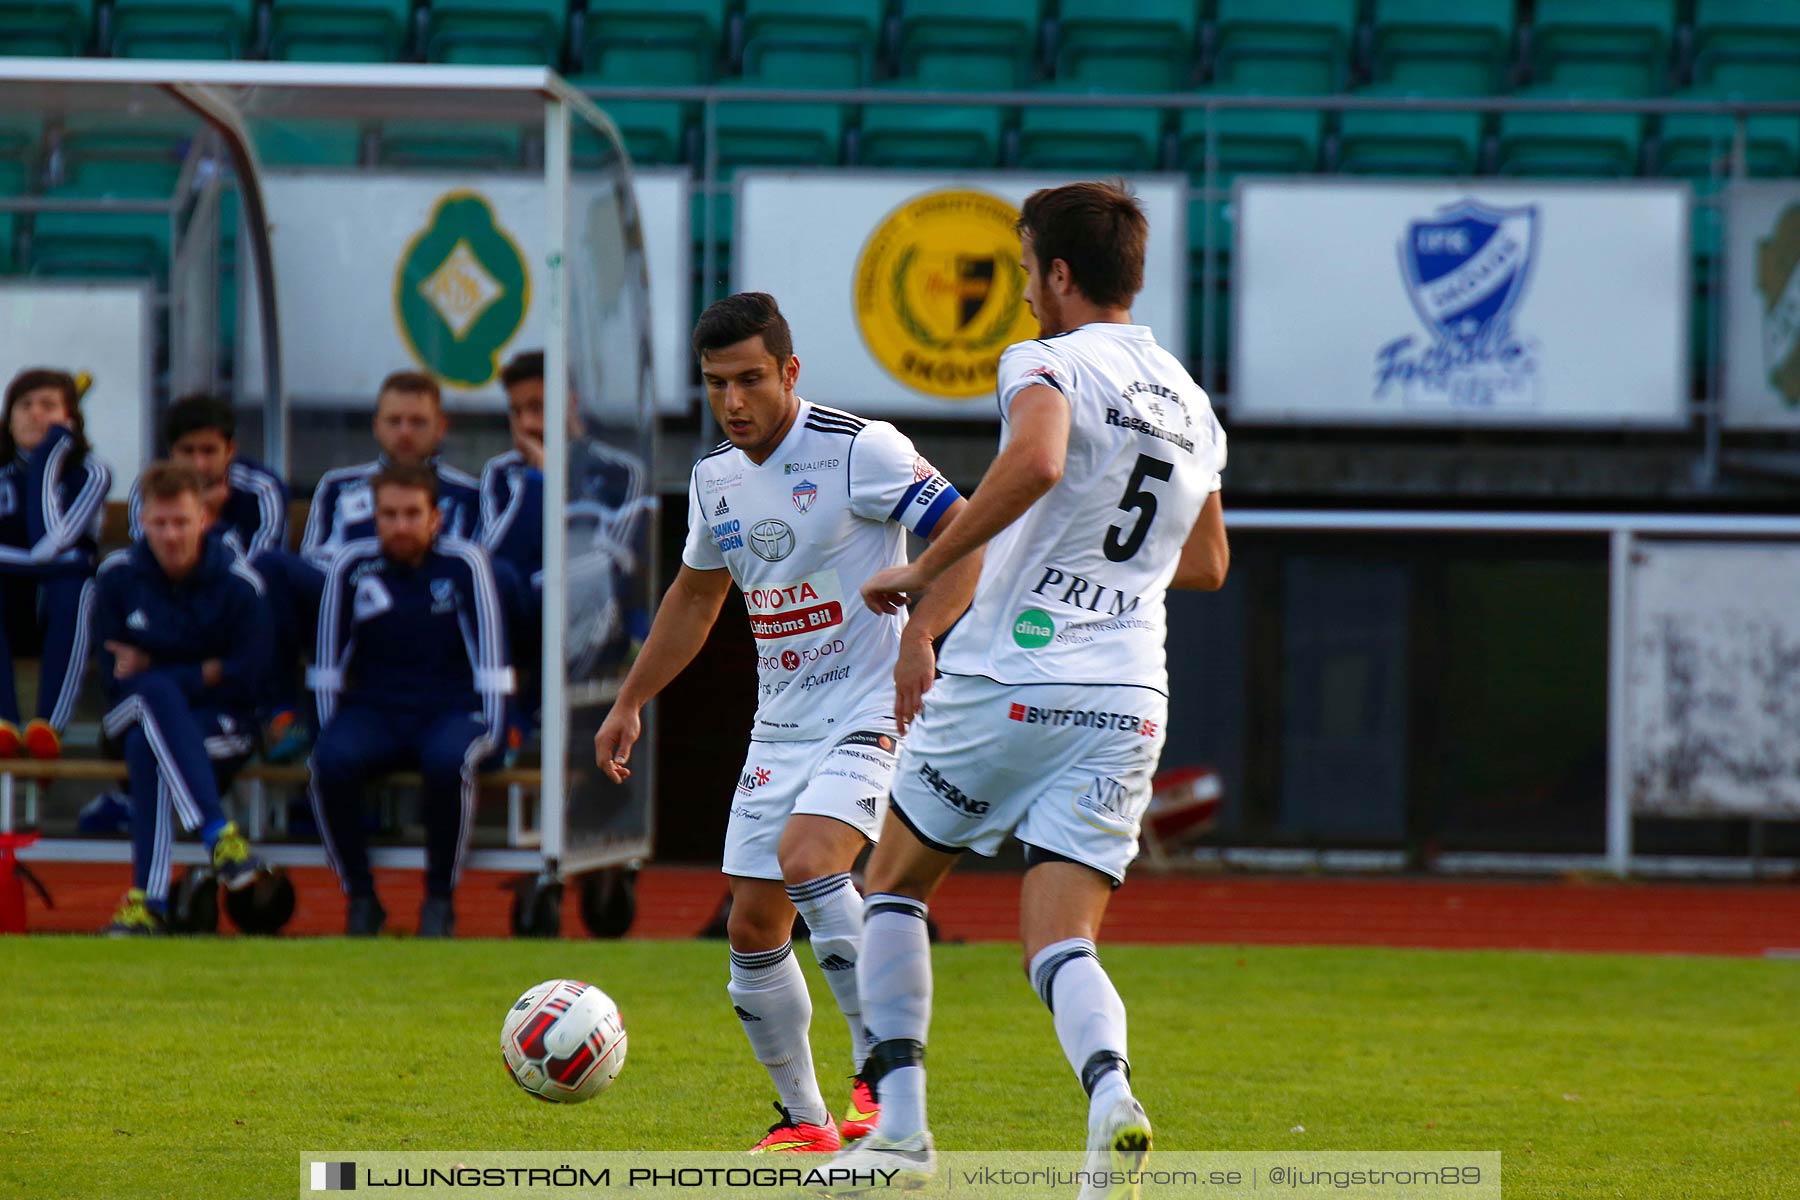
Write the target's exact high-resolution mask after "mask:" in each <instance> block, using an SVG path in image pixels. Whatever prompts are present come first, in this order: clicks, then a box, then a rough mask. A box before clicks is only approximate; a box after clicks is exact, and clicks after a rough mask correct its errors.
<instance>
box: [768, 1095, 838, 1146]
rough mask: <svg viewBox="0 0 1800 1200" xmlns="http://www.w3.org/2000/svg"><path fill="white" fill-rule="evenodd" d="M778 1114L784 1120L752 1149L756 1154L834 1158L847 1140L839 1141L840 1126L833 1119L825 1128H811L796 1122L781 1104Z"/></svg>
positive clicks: (777, 1105)
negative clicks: (835, 1153) (826, 1155)
mask: <svg viewBox="0 0 1800 1200" xmlns="http://www.w3.org/2000/svg"><path fill="white" fill-rule="evenodd" d="M775 1111H776V1112H778V1113H780V1114H781V1120H779V1121H777V1122H775V1123H774V1124H773V1125H771V1126H769V1132H768V1133H767V1134H765V1135H764V1136H763V1140H762V1141H760V1142H758V1143H756V1145H754V1146H752V1147H750V1153H752V1154H820V1153H823V1154H830V1153H832V1152H834V1151H836V1150H838V1149H841V1148H842V1147H843V1144H844V1142H843V1139H842V1138H840V1137H838V1131H837V1126H836V1125H834V1124H833V1123H832V1120H831V1118H830V1116H827V1117H826V1118H825V1123H824V1124H823V1125H809V1124H807V1123H806V1122H804V1121H796V1120H794V1118H793V1117H791V1116H789V1115H788V1110H787V1109H785V1108H783V1107H782V1106H781V1105H780V1103H779V1102H778V1103H777V1104H776V1105H775Z"/></svg>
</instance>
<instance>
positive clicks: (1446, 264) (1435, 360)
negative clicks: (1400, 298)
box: [1374, 198, 1541, 410]
mask: <svg viewBox="0 0 1800 1200" xmlns="http://www.w3.org/2000/svg"><path fill="white" fill-rule="evenodd" d="M1537 247H1538V210H1537V207H1536V206H1535V205H1523V206H1520V207H1517V208H1499V207H1496V206H1494V205H1490V204H1483V203H1482V202H1481V201H1479V200H1475V199H1473V198H1465V199H1462V200H1458V201H1457V202H1456V203H1454V204H1451V205H1449V206H1447V207H1445V208H1443V209H1440V210H1439V211H1438V212H1436V213H1433V214H1432V215H1431V216H1428V217H1423V218H1420V219H1418V220H1414V221H1408V222H1407V224H1406V229H1405V233H1404V234H1403V236H1402V237H1401V240H1400V247H1399V250H1400V263H1399V266H1400V282H1401V284H1402V285H1403V287H1404V288H1405V290H1406V298H1407V300H1408V301H1409V302H1410V303H1411V304H1412V307H1413V310H1414V311H1415V312H1417V313H1418V314H1419V319H1420V320H1421V321H1422V322H1423V323H1424V325H1425V330H1426V333H1427V335H1428V336H1426V337H1424V338H1421V337H1419V336H1418V334H1417V333H1409V334H1402V335H1400V336H1397V337H1394V338H1391V339H1389V340H1388V341H1387V342H1385V343H1383V344H1382V345H1381V346H1380V347H1379V348H1378V349H1377V350H1376V353H1375V388H1374V399H1376V400H1378V401H1379V400H1386V399H1389V398H1394V399H1398V400H1399V402H1400V403H1401V404H1402V405H1404V406H1406V407H1408V408H1423V409H1446V408H1448V409H1485V410H1507V409H1529V408H1534V407H1536V406H1537V404H1538V403H1539V400H1540V395H1539V392H1540V387H1541V380H1540V378H1539V376H1538V346H1537V342H1536V339H1534V338H1529V337H1524V336H1521V335H1520V334H1519V333H1518V331H1517V330H1515V329H1514V318H1515V316H1516V315H1517V313H1518V310H1519V306H1520V303H1521V301H1522V300H1523V298H1524V295H1525V286H1526V284H1527V282H1528V281H1529V280H1530V277H1531V268H1532V263H1533V261H1534V259H1535V258H1536V257H1537Z"/></svg>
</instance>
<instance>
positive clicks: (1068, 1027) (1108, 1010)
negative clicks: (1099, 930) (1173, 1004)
mask: <svg viewBox="0 0 1800 1200" xmlns="http://www.w3.org/2000/svg"><path fill="white" fill-rule="evenodd" d="M1031 986H1032V987H1033V988H1034V989H1036V991H1037V994H1038V997H1039V998H1040V999H1041V1000H1043V1002H1044V1003H1045V1004H1046V1005H1047V1006H1049V1009H1050V1015H1051V1019H1052V1020H1053V1021H1054V1023H1055V1025H1056V1040H1057V1041H1059V1042H1061V1043H1062V1048H1063V1055H1064V1057H1066V1058H1067V1059H1068V1060H1069V1065H1070V1066H1071V1067H1073V1068H1074V1069H1075V1074H1076V1076H1077V1077H1078V1078H1080V1080H1081V1086H1082V1087H1083V1088H1085V1089H1087V1092H1088V1095H1089V1105H1090V1108H1089V1111H1090V1112H1104V1111H1105V1110H1106V1108H1108V1107H1110V1106H1111V1105H1112V1104H1113V1103H1114V1102H1115V1101H1117V1100H1118V1099H1120V1098H1121V1097H1123V1096H1129V1095H1130V1094H1131V1082H1130V1076H1129V1074H1128V1072H1129V1070H1130V1068H1129V1067H1128V1066H1126V1065H1125V1064H1126V1053H1125V1002H1124V1001H1123V1000H1121V999H1119V991H1118V989H1117V988H1115V987H1113V982H1112V980H1111V979H1109V978H1108V977H1107V974H1106V969H1105V968H1104V967H1102V966H1101V965H1100V959H1099V957H1098V956H1097V955H1096V954H1095V952H1094V943H1093V942H1092V941H1090V940H1088V939H1087V938H1066V939H1064V940H1063V941H1060V942H1056V943H1054V944H1052V945H1049V946H1045V947H1044V948H1043V949H1042V950H1039V951H1038V952H1037V953H1036V954H1034V955H1032V957H1031Z"/></svg>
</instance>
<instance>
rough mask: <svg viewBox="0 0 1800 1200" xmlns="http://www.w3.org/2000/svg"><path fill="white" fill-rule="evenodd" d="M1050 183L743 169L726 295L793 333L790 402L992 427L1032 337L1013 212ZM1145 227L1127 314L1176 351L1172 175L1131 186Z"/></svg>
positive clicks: (1180, 291)
mask: <svg viewBox="0 0 1800 1200" xmlns="http://www.w3.org/2000/svg"><path fill="white" fill-rule="evenodd" d="M1068 182H1069V178H1068V177H1067V176H1062V175H1056V176H1053V175H1013V174H986V175H938V174H924V173H901V172H892V171H883V172H880V173H879V174H877V173H868V174H862V173H858V172H854V171H830V172H818V171H805V172H769V171H745V172H742V173H740V174H739V175H738V177H737V206H736V212H737V232H736V240H735V242H734V243H733V245H734V250H733V252H732V286H733V289H734V290H736V291H759V292H769V293H771V294H772V295H773V296H774V297H775V298H776V300H777V301H778V302H779V303H780V304H781V311H782V312H783V313H784V314H786V316H787V319H788V323H789V324H790V325H792V326H793V329H794V352H795V353H796V354H797V355H799V357H800V387H799V391H800V394H801V395H803V396H805V397H806V398H807V399H809V400H813V401H816V402H819V403H822V404H832V405H839V406H842V407H845V408H848V409H851V410H853V411H855V412H859V413H864V414H868V415H872V416H873V415H880V416H891V415H910V416H924V417H938V418H963V419H974V420H986V421H991V420H997V419H998V414H997V413H996V411H995V408H994V380H995V374H996V371H997V369H998V365H999V361H1000V352H1001V351H1002V350H1004V349H1006V347H1007V346H1010V345H1011V344H1013V343H1014V342H1017V341H1022V340H1024V339H1026V338H1032V337H1036V336H1037V334H1038V324H1037V320H1036V318H1035V317H1033V316H1032V314H1031V309H1030V308H1029V307H1028V306H1027V305H1026V304H1025V300H1024V296H1023V285H1024V276H1023V274H1022V272H1021V270H1020V268H1019V263H1018V259H1019V236H1018V234H1017V233H1016V232H1015V231H1014V228H1013V223H1014V222H1015V221H1017V220H1018V216H1019V213H1018V209H1019V205H1020V204H1021V203H1023V201H1024V200H1025V197H1027V196H1029V195H1030V194H1031V193H1032V192H1034V191H1037V190H1038V189H1039V188H1047V187H1056V186H1058V185H1060V184H1065V183H1068ZM1131 182H1132V185H1133V187H1134V188H1135V189H1136V191H1137V195H1138V198H1139V199H1140V200H1141V201H1142V202H1143V205H1144V209H1145V212H1146V214H1147V216H1148V217H1149V221H1150V241H1149V246H1148V249H1147V253H1146V256H1145V264H1144V290H1143V291H1142V292H1141V293H1139V295H1138V297H1137V301H1136V302H1135V303H1134V304H1133V305H1132V310H1131V315H1132V318H1133V319H1134V320H1136V321H1137V322H1138V323H1139V324H1141V325H1148V326H1150V327H1151V328H1152V329H1153V330H1155V331H1156V338H1157V341H1158V342H1160V343H1161V344H1162V345H1163V346H1164V347H1165V348H1166V349H1168V350H1169V351H1170V352H1171V353H1172V354H1174V355H1175V356H1176V357H1177V358H1183V359H1185V357H1186V345H1187V291H1186V288H1187V204H1186V200H1185V197H1186V187H1187V185H1186V181H1185V180H1184V179H1182V178H1180V177H1169V176H1141V177H1138V178H1136V179H1134V180H1132V181H1131Z"/></svg>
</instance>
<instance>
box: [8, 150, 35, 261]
mask: <svg viewBox="0 0 1800 1200" xmlns="http://www.w3.org/2000/svg"><path fill="white" fill-rule="evenodd" d="M36 161H37V128H36V123H35V122H26V121H13V120H10V119H4V118H0V196H4V197H8V198H10V197H14V196H23V195H25V194H26V193H28V192H30V191H31V182H32V180H31V173H32V164H33V163H35V162H36ZM17 231H18V223H17V221H16V219H15V214H13V213H11V212H6V211H0V275H7V274H11V273H12V272H13V270H14V269H15V268H14V265H13V264H14V248H13V238H14V236H15V235H16V233H17Z"/></svg>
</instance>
